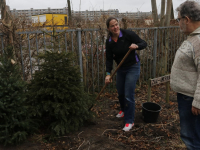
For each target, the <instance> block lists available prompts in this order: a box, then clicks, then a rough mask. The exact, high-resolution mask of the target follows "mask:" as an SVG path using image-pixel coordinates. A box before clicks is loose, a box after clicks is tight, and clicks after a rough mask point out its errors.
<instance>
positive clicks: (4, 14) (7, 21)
mask: <svg viewBox="0 0 200 150" xmlns="http://www.w3.org/2000/svg"><path fill="white" fill-rule="evenodd" d="M0 8H1V20H2V24H3V26H4V27H5V28H6V29H7V31H8V33H7V37H8V42H7V43H9V44H11V45H13V33H12V31H13V23H12V17H11V14H10V13H9V7H8V6H7V5H6V0H0Z"/></svg>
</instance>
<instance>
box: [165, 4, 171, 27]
mask: <svg viewBox="0 0 200 150" xmlns="http://www.w3.org/2000/svg"><path fill="white" fill-rule="evenodd" d="M171 10H172V0H167V11H166V17H165V18H166V19H165V26H169V25H170V19H171Z"/></svg>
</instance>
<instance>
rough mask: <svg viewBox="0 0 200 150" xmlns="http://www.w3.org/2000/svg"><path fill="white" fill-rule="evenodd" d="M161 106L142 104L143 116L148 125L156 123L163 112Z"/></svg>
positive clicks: (151, 103) (148, 103)
mask: <svg viewBox="0 0 200 150" xmlns="http://www.w3.org/2000/svg"><path fill="white" fill-rule="evenodd" d="M161 109H162V108H161V106H160V105H158V104H156V103H153V102H146V103H143V104H142V115H143V119H144V121H145V122H146V123H155V122H156V121H157V119H158V116H159V113H160V111H161Z"/></svg>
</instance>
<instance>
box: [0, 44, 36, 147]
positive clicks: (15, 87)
mask: <svg viewBox="0 0 200 150" xmlns="http://www.w3.org/2000/svg"><path fill="white" fill-rule="evenodd" d="M12 58H13V57H12V47H8V48H7V49H6V50H5V53H4V54H3V55H2V56H1V57H0V62H1V64H0V142H1V143H4V144H5V145H13V144H19V143H20V142H22V141H24V140H25V139H26V137H27V135H28V134H29V133H30V131H32V129H33V128H34V126H33V122H32V120H31V119H30V117H29V112H28V110H29V109H28V107H27V106H26V105H25V102H26V96H25V90H26V83H25V82H24V81H23V80H22V78H21V76H20V71H19V68H18V66H17V65H16V64H12V63H11V59H12Z"/></svg>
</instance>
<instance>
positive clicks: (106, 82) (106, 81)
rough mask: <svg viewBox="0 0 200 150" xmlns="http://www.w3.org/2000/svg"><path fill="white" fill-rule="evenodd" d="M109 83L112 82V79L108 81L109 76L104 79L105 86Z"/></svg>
mask: <svg viewBox="0 0 200 150" xmlns="http://www.w3.org/2000/svg"><path fill="white" fill-rule="evenodd" d="M110 82H112V79H110V75H107V76H106V78H105V84H109V83H110Z"/></svg>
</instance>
